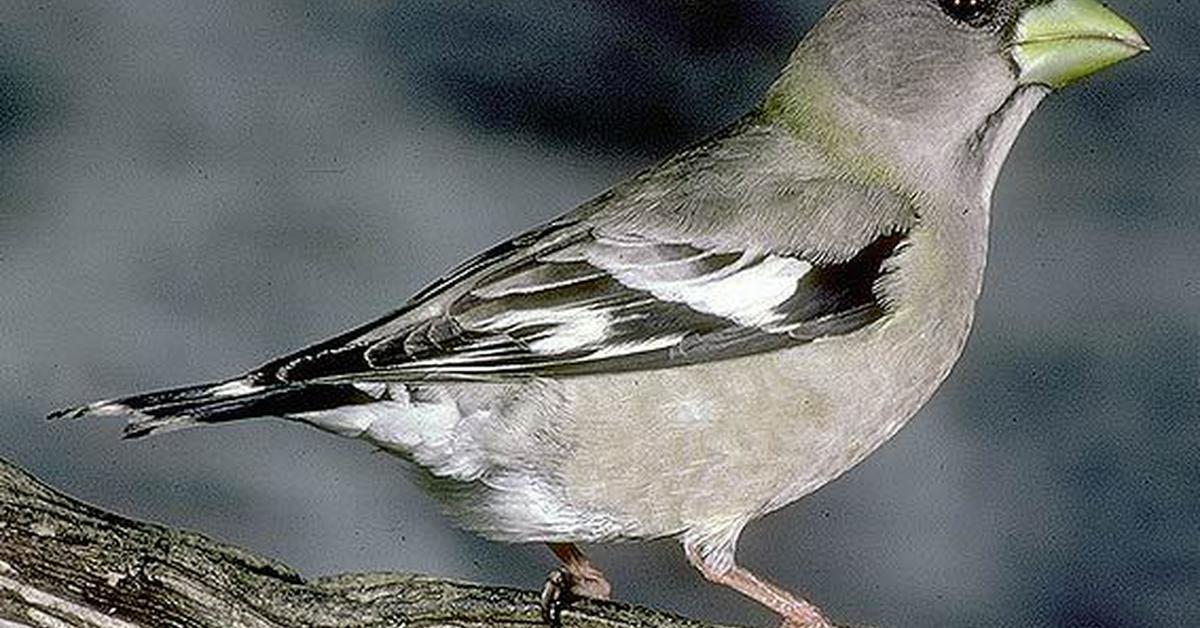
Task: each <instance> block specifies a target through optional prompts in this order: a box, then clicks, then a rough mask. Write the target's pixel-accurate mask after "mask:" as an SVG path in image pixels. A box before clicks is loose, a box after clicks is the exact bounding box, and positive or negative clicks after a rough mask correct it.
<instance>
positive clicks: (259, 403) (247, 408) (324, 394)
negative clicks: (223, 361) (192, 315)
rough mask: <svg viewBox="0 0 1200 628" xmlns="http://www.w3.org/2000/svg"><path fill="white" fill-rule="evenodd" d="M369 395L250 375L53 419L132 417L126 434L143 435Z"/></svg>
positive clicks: (55, 415)
mask: <svg viewBox="0 0 1200 628" xmlns="http://www.w3.org/2000/svg"><path fill="white" fill-rule="evenodd" d="M369 400H370V399H369V398H367V397H366V396H365V394H364V393H363V392H362V391H361V390H359V389H357V388H355V387H353V386H349V385H336V384H262V383H259V382H257V381H255V380H254V379H253V378H251V377H246V378H240V379H233V380H228V381H224V382H218V383H214V384H199V385H195V386H185V387H183V388H173V389H170V390H160V391H156V392H150V393H143V394H140V395H134V396H132V397H124V398H121V399H112V400H109V401H99V402H96V403H91V404H88V405H85V406H79V407H77V408H69V409H66V410H59V411H57V412H53V413H51V414H50V417H49V418H51V419H57V418H60V417H66V418H79V417H85V416H128V417H130V419H129V423H128V424H127V425H126V426H125V437H126V438H141V437H143V436H149V435H150V434H156V433H161V432H167V431H172V430H177V429H183V428H187V427H191V426H194V425H198V424H205V423H224V422H227V421H235V420H238V419H247V418H251V417H261V416H286V415H290V414H300V413H304V412H315V411H320V410H327V409H331V408H336V407H340V406H346V405H354V404H358V403H364V402H366V401H369Z"/></svg>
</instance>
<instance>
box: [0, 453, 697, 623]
mask: <svg viewBox="0 0 1200 628" xmlns="http://www.w3.org/2000/svg"><path fill="white" fill-rule="evenodd" d="M537 600H538V597H537V595H536V594H534V593H531V592H528V591H517V590H513V589H506V588H500V587H489V586H483V585H476V584H465V583H458V582H450V581H446V580H439V579H435V578H430V577H425V576H417V575H405V574H351V575H342V576H334V577H330V578H320V579H316V580H306V579H305V578H302V577H301V576H300V575H299V574H297V573H296V572H295V571H293V570H291V569H290V568H288V567H287V566H285V565H282V564H280V563H277V562H274V561H272V560H268V559H266V558H261V557H258V556H255V555H253V554H250V553H248V552H245V551H242V550H239V549H237V548H234V547H230V546H228V545H224V544H221V543H217V542H215V541H212V540H210V539H207V538H205V537H203V536H201V535H199V534H195V533H192V532H184V531H180V530H173V529H170V528H166V527H163V526H160V525H155V524H150V523H142V522H138V521H133V520H130V519H126V518H124V517H121V516H118V515H114V514H112V513H108V512H104V511H102V510H99V509H97V508H93V507H91V506H88V505H86V504H83V503H80V502H78V501H76V500H74V499H71V498H69V497H66V496H64V495H62V494H60V493H58V492H56V491H54V490H53V489H50V488H48V487H47V486H45V485H43V484H41V483H40V482H38V481H37V480H35V479H34V478H32V477H30V476H29V475H27V474H25V473H24V472H22V471H20V470H18V469H16V468H15V467H13V466H11V465H9V464H7V463H5V462H4V461H3V460H0V628H8V627H9V626H10V625H12V624H14V623H15V624H16V625H17V626H39V627H40V626H44V627H47V628H50V627H53V628H58V627H76V626H87V627H89V628H91V627H94V628H131V627H135V626H156V627H157V626H178V627H193V626H196V627H199V626H222V627H224V626H252V627H255V628H259V627H261V628H272V627H276V626H328V627H334V626H356V627H358V626H362V627H369V626H410V627H417V626H454V627H457V628H476V627H478V628H483V627H485V626H488V627H515V626H523V627H525V628H530V627H537V626H539V625H540V624H541V620H540V611H539V608H538V601H537ZM563 623H564V625H565V626H567V627H569V628H570V627H576V626H578V627H592V628H600V627H603V628H632V627H646V628H649V627H655V628H713V626H711V625H709V624H701V623H698V622H694V621H690V620H686V619H682V618H679V617H674V616H670V615H667V614H664V613H659V612H657V611H652V610H647V609H643V608H634V607H631V606H628V605H624V604H618V603H609V602H591V601H586V602H579V603H576V604H573V605H572V606H571V608H570V609H568V610H567V612H566V613H564V620H563Z"/></svg>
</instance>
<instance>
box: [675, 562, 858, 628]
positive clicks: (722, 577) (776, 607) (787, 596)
mask: <svg viewBox="0 0 1200 628" xmlns="http://www.w3.org/2000/svg"><path fill="white" fill-rule="evenodd" d="M684 552H685V553H686V554H687V557H688V561H689V562H690V563H692V565H693V566H694V567H695V568H696V569H697V570H699V571H700V573H701V574H703V575H704V577H705V579H707V580H708V581H709V582H713V583H716V584H720V585H724V586H727V587H729V588H731V589H733V590H734V591H737V592H738V593H741V594H742V595H745V596H746V597H748V598H750V599H752V600H754V601H756V602H758V603H759V604H762V605H763V606H766V607H767V608H769V609H771V610H773V611H775V612H776V613H777V614H779V616H781V617H783V624H782V625H781V628H785V627H786V628H835V627H834V625H833V624H832V623H830V621H829V620H828V619H825V616H824V615H822V614H821V611H820V610H819V609H818V608H817V607H816V606H813V605H812V604H810V603H808V602H805V601H804V600H801V599H799V598H797V597H796V596H794V595H792V594H791V593H788V592H787V591H785V590H783V589H781V588H779V587H778V586H775V585H773V584H771V583H770V582H767V581H766V580H763V579H761V578H759V577H758V576H756V575H754V574H752V573H750V572H749V571H747V570H745V569H742V568H741V567H738V566H737V565H734V566H733V567H732V568H730V569H728V570H726V571H723V572H722V571H718V570H716V569H713V568H712V567H710V566H709V565H708V564H707V563H705V562H704V559H703V557H701V556H700V554H699V552H698V551H697V550H696V549H695V548H693V547H692V546H690V545H685V546H684Z"/></svg>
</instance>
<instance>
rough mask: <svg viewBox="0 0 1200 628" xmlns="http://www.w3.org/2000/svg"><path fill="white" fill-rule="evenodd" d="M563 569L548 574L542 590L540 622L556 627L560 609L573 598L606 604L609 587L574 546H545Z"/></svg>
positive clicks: (563, 544)
mask: <svg viewBox="0 0 1200 628" xmlns="http://www.w3.org/2000/svg"><path fill="white" fill-rule="evenodd" d="M547 545H549V546H550V551H552V552H554V555H555V556H557V557H558V560H559V562H561V563H562V567H559V568H558V569H555V570H554V571H552V572H550V576H549V577H548V578H546V586H544V587H543V588H542V619H543V620H545V622H546V623H547V624H549V625H551V626H558V625H559V620H560V616H561V615H562V610H563V608H564V607H565V606H566V605H567V604H569V603H570V601H571V599H572V598H578V597H584V598H592V599H596V600H607V599H608V596H609V594H610V593H611V592H612V585H611V584H609V583H608V580H607V579H605V578H604V574H603V573H602V572H601V571H600V570H599V569H597V568H596V566H595V565H593V564H592V562H591V561H590V560H588V558H587V556H584V555H583V552H581V551H579V548H578V547H575V545H574V544H573V543H547Z"/></svg>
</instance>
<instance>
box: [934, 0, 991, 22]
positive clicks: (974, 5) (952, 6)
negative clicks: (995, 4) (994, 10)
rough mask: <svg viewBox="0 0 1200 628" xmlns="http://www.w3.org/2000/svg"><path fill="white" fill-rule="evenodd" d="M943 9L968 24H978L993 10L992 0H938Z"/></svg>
mask: <svg viewBox="0 0 1200 628" xmlns="http://www.w3.org/2000/svg"><path fill="white" fill-rule="evenodd" d="M938 3H939V4H941V6H942V11H944V12H945V13H946V15H949V16H950V17H952V18H954V19H955V20H958V21H959V22H965V23H967V24H978V23H979V22H981V21H982V20H983V18H985V17H987V14H988V12H989V11H990V10H991V4H992V2H991V0H938Z"/></svg>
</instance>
